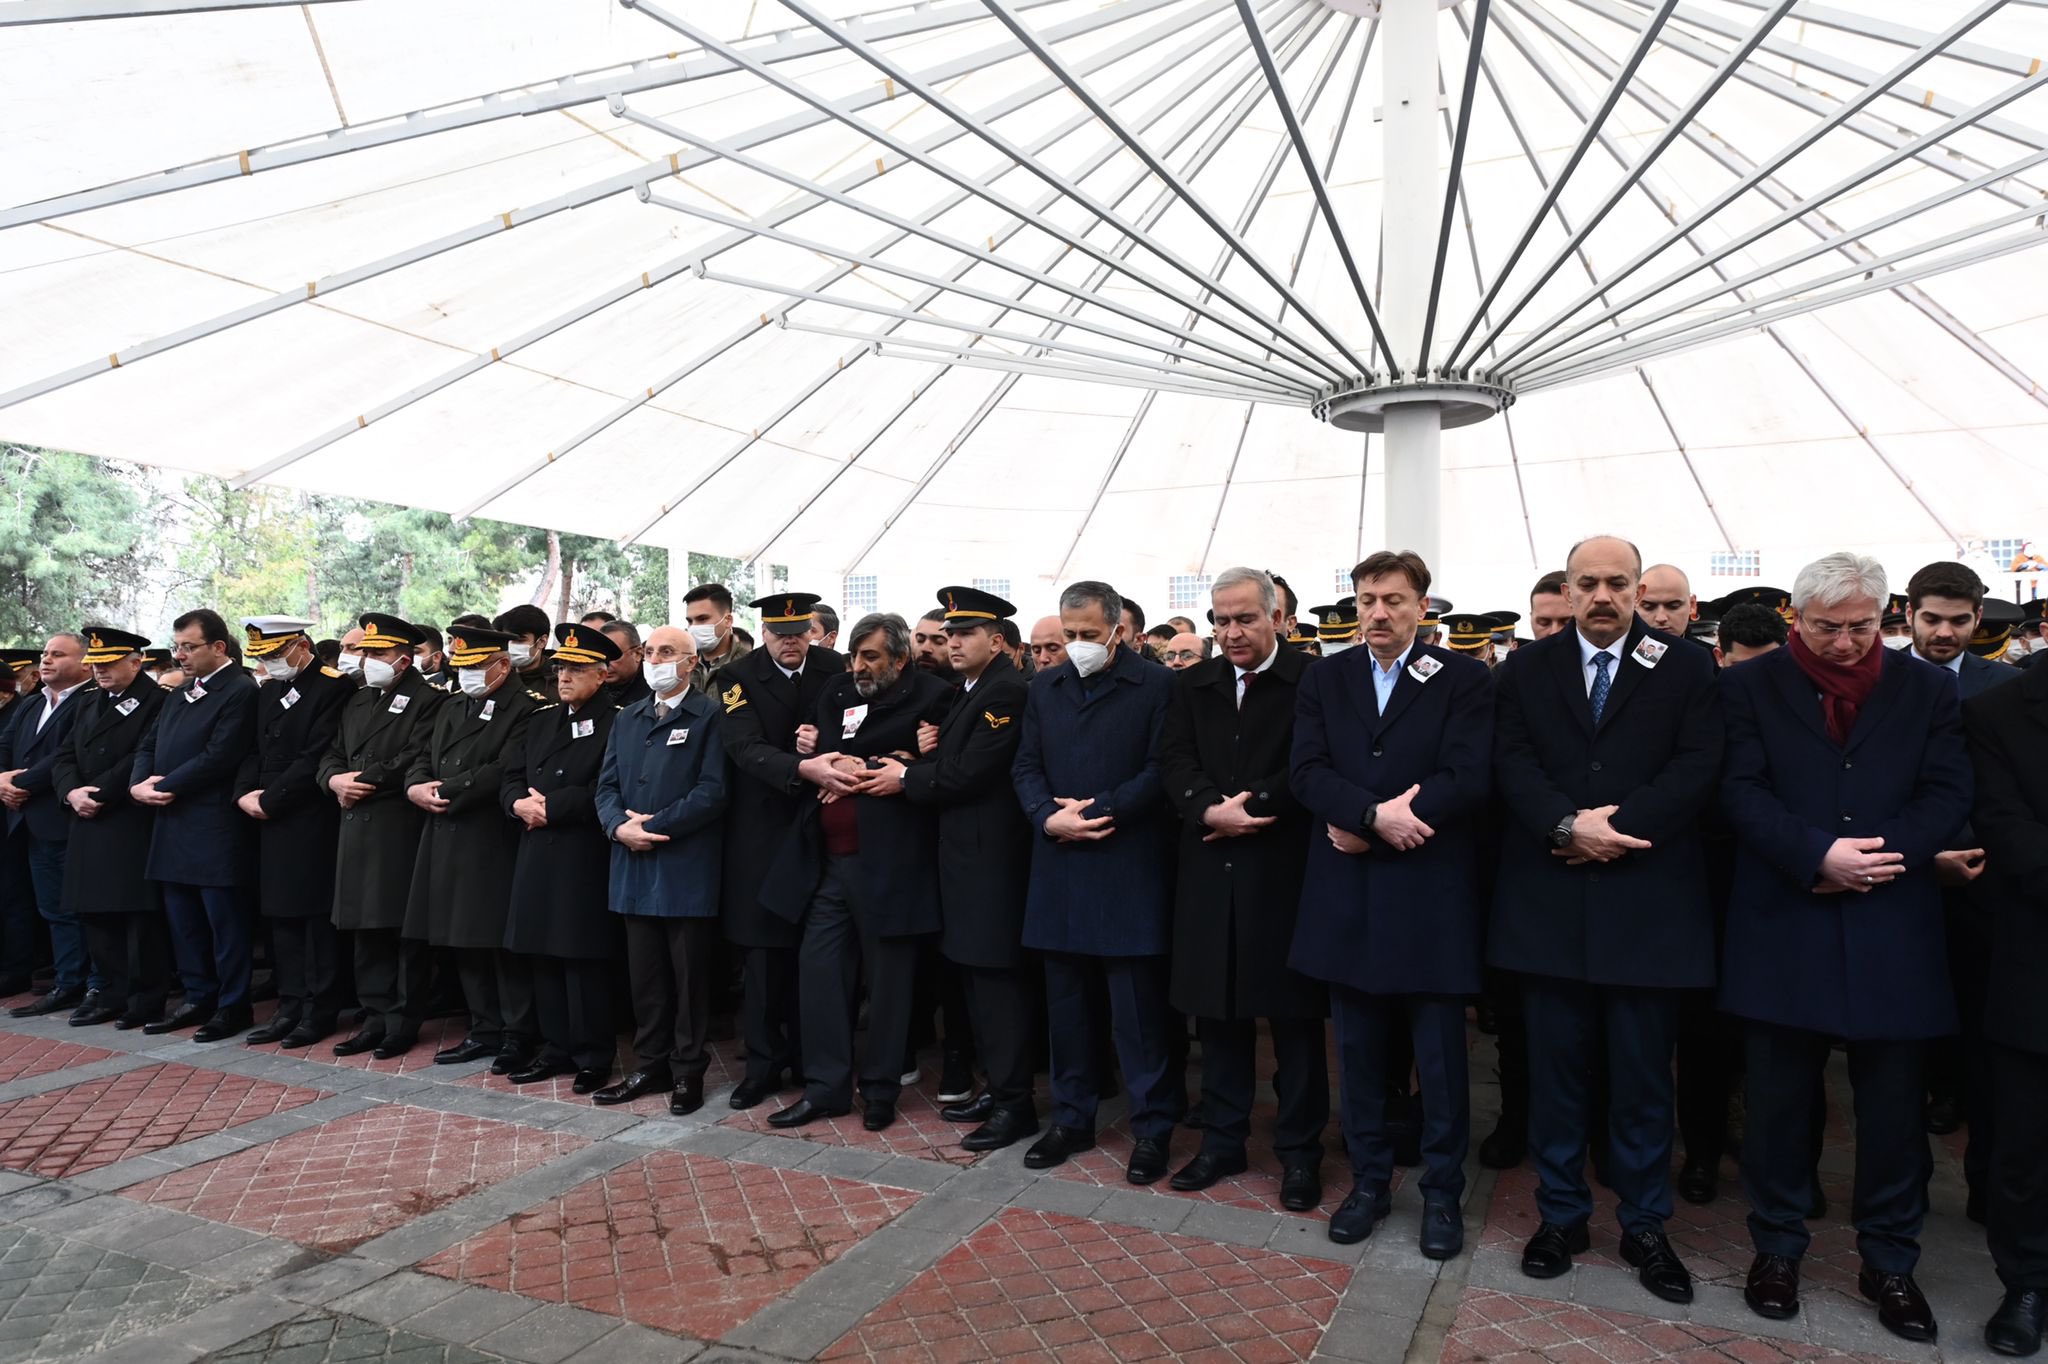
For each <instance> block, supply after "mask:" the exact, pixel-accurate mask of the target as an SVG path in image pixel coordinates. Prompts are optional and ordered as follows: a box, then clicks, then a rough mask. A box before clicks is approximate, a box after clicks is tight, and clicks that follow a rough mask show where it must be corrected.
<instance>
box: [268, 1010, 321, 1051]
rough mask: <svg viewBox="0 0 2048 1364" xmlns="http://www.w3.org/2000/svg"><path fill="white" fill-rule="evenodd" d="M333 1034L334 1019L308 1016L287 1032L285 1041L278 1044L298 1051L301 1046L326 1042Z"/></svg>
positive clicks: (288, 1049)
mask: <svg viewBox="0 0 2048 1364" xmlns="http://www.w3.org/2000/svg"><path fill="white" fill-rule="evenodd" d="M332 1036H334V1020H333V1019H331V1018H308V1019H306V1020H304V1021H303V1022H301V1023H299V1024H297V1025H296V1026H295V1027H293V1028H292V1030H291V1031H290V1032H288V1033H286V1034H285V1035H284V1041H282V1042H280V1043H279V1044H278V1045H279V1046H281V1047H283V1048H284V1049H285V1050H286V1051H297V1050H299V1048H301V1047H310V1046H313V1045H315V1044H316V1043H320V1042H325V1041H326V1040H327V1039H328V1038H330V1037H332Z"/></svg>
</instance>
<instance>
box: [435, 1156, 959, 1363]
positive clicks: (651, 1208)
mask: <svg viewBox="0 0 2048 1364" xmlns="http://www.w3.org/2000/svg"><path fill="white" fill-rule="evenodd" d="M918 1197H919V1196H918V1195H917V1194H915V1193H913V1192H911V1191H909V1190H907V1189H895V1188H885V1187H882V1186H879V1185H874V1184H862V1183H859V1182H858V1181H855V1180H848V1179H836V1178H832V1177H830V1176H826V1175H816V1174H806V1173H804V1172H803V1171H799V1170H781V1169H774V1168H771V1167H769V1166H765V1165H745V1164H740V1163H736V1162H727V1161H723V1160H718V1159H714V1158H712V1157H708V1156H695V1155H684V1154H682V1153H679V1152H675V1151H658V1152H655V1153H653V1154H651V1155H648V1156H646V1157H645V1158H643V1159H640V1160H636V1161H634V1162H632V1163H631V1164H629V1165H623V1166H620V1167H619V1168H618V1169H616V1170H613V1171H611V1172H610V1173H608V1174H605V1175H601V1176H599V1177H598V1178H596V1179H592V1180H589V1181H587V1182H585V1183H583V1184H580V1185H578V1186H577V1187H575V1188H573V1189H571V1190H569V1191H568V1192H567V1193H566V1194H563V1195H562V1196H561V1197H559V1198H555V1199H551V1200H549V1201H547V1202H545V1203H542V1204H540V1205H538V1206H536V1207H534V1208H532V1209H530V1210H528V1211H526V1212H523V1213H520V1214H519V1215H518V1216H516V1217H513V1218H512V1219H511V1220H509V1221H507V1222H503V1223H500V1224H499V1225H498V1226H495V1227H492V1228H490V1229H489V1230H488V1231H484V1232H482V1233H480V1234H478V1235H476V1236H473V1237H471V1238H470V1239H469V1240H467V1241H464V1242H462V1243H461V1244H460V1245H456V1246H452V1247H450V1248H449V1249H447V1250H445V1251H443V1252H441V1253H440V1254H439V1255H436V1256H434V1257H433V1258H432V1259H430V1260H427V1261H425V1262H424V1263H422V1264H421V1265H420V1266H419V1268H420V1269H422V1270H425V1271H426V1272H428V1273H430V1274H440V1275H443V1276H444V1277H447V1278H451V1279H460V1280H463V1281H466V1282H469V1283H475V1284H481V1285H483V1286H484V1287H486V1288H495V1289H501V1290H506V1291H510V1292H514V1293H522V1294H525V1295H526V1296H528V1297H533V1298H541V1299H545V1300H547V1301H549V1302H566V1303H571V1304H573V1305H575V1306H578V1307H585V1308H589V1309H591V1310H592V1311H597V1312H606V1313H611V1314H613V1315H616V1316H623V1317H627V1318H630V1319H631V1320H633V1321H637V1322H639V1323H641V1324H642V1325H645V1326H652V1327H655V1328H657V1329H659V1330H664V1331H674V1332H679V1333H682V1334H686V1335H691V1336H695V1337H698V1338H700V1339H707V1340H709V1339H715V1338H717V1337H719V1336H722V1335H724V1334H725V1333H726V1332H728V1331H730V1330H732V1329H733V1328H734V1327H735V1326H738V1325H739V1324H740V1323H741V1322H743V1321H745V1320H747V1319H748V1318H749V1317H751V1316H753V1315H754V1314H755V1313H756V1312H758V1311H760V1310H761V1309H762V1308H763V1307H766V1306H767V1305H768V1304H769V1303H771V1302H773V1301H775V1300H776V1299H777V1298H780V1297H782V1296H784V1295H785V1294H787V1293H789V1292H790V1291H791V1290H793V1289H794V1288H795V1287H796V1285H798V1284H799V1283H801V1282H803V1280H805V1279H806V1278H808V1277H810V1275H811V1274H812V1273H813V1272H814V1271H815V1270H817V1269H818V1268H819V1267H820V1266H821V1265H825V1264H829V1263H830V1262H832V1261H833V1260H836V1259H838V1258H839V1256H840V1255H841V1254H843V1253H844V1252H845V1251H846V1250H847V1249H849V1248H850V1247H852V1246H853V1245H854V1244H856V1243H857V1242H859V1241H860V1240H861V1239H862V1238H863V1237H865V1236H866V1235H867V1234H868V1233H870V1232H872V1231H874V1230H875V1228H877V1227H879V1226H881V1225H883V1224H884V1223H886V1222H888V1221H889V1220H891V1219H892V1218H894V1217H895V1216H897V1214H899V1213H901V1212H902V1211H903V1210H904V1209H906V1208H908V1207H910V1206H911V1205H912V1204H913V1203H915V1202H916V1201H917V1199H918Z"/></svg>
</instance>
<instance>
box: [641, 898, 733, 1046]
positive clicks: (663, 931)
mask: <svg viewBox="0 0 2048 1364" xmlns="http://www.w3.org/2000/svg"><path fill="white" fill-rule="evenodd" d="M624 918H625V924H626V975H627V978H628V979H629V980H630V981H631V983H632V990H633V1066H634V1069H636V1070H644V1071H648V1072H650V1073H653V1074H656V1075H660V1074H666V1075H667V1076H668V1077H669V1080H670V1082H671V1083H673V1084H682V1083H683V1082H684V1081H686V1080H696V1081H701V1080H703V1078H704V1072H705V1071H706V1070H707V1069H709V1068H710V1065H711V1053H710V1052H708V1051H706V1050H705V1041H706V1034H708V1033H709V1032H710V1031H711V954H712V953H713V952H714V951H715V950H716V949H717V946H718V920H716V919H710V918H702V919H684V918H672V919H671V918H656V917H654V916H652V915H642V914H628V915H625V916H624Z"/></svg>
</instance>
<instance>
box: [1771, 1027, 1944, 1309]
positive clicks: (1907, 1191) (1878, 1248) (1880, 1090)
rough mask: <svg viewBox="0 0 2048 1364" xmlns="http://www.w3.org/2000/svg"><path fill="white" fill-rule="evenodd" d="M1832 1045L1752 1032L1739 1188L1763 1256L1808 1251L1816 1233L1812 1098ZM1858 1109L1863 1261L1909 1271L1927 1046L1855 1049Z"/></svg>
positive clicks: (1923, 1192)
mask: <svg viewBox="0 0 2048 1364" xmlns="http://www.w3.org/2000/svg"><path fill="white" fill-rule="evenodd" d="M1833 1045H1834V1043H1833V1039H1832V1038H1829V1037H1825V1036H1822V1035H1821V1034H1820V1033H1815V1032H1807V1031H1805V1030H1804V1029H1800V1028H1781V1027H1778V1026H1776V1025H1774V1024H1769V1023H1752V1024H1750V1025H1749V1040H1748V1045H1747V1048H1746V1055H1747V1058H1748V1068H1749V1078H1748V1088H1747V1094H1748V1110H1749V1111H1748V1116H1747V1118H1746V1119H1745V1121H1744V1125H1743V1141H1742V1186H1743V1190H1744V1192H1745V1193H1747V1194H1748V1195H1749V1205H1750V1214H1749V1237H1750V1241H1751V1242H1752V1243H1753V1244H1754V1245H1755V1246H1756V1248H1757V1250H1758V1252H1759V1253H1762V1254H1770V1255H1789V1256H1792V1257H1793V1258H1795V1259H1797V1258H1798V1257H1799V1256H1801V1255H1804V1254H1805V1253H1806V1247H1807V1245H1808V1243H1809V1242H1811V1241H1812V1239H1813V1238H1812V1236H1811V1235H1810V1234H1809V1233H1808V1232H1807V1230H1806V1210H1807V1209H1808V1208H1809V1207H1810V1206H1811V1205H1812V1202H1813V1181H1814V1171H1813V1161H1814V1147H1815V1142H1816V1139H1817V1133H1816V1132H1815V1131H1814V1125H1815V1111H1814V1102H1813V1091H1814V1085H1815V1083H1816V1081H1817V1080H1818V1079H1819V1078H1820V1076H1821V1074H1822V1072H1823V1071H1824V1070H1825V1069H1826V1067H1827V1063H1828V1053H1829V1052H1830V1051H1831V1050H1833ZM1848 1050H1849V1083H1850V1086H1851V1087H1852V1089H1853V1090H1854V1097H1855V1104H1856V1183H1855V1192H1854V1194H1853V1195H1852V1198H1851V1202H1850V1219H1851V1220H1852V1221H1853V1222H1854V1223H1855V1224H1856V1248H1857V1249H1858V1250H1859V1251H1861V1252H1862V1254H1863V1260H1864V1263H1865V1264H1867V1265H1869V1266H1870V1267H1871V1268H1873V1269H1875V1270H1878V1271H1879V1272H1881V1273H1886V1274H1910V1273H1912V1272H1913V1267H1914V1266H1915V1265H1916V1264H1918V1263H1919V1260H1920V1227H1921V1224H1922V1223H1924V1222H1925V1221H1926V1220H1927V1180H1928V1177H1929V1176H1930V1175H1932V1174H1933V1173H1934V1159H1933V1157H1932V1155H1931V1154H1930V1153H1929V1151H1928V1149H1927V1119H1926V1101H1927V1044H1926V1043H1925V1042H1851V1043H1849V1048H1848Z"/></svg>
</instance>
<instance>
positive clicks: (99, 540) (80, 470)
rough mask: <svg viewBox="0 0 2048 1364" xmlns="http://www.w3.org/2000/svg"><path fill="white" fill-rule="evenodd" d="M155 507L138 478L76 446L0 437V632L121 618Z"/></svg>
mask: <svg viewBox="0 0 2048 1364" xmlns="http://www.w3.org/2000/svg"><path fill="white" fill-rule="evenodd" d="M161 513H162V509H161V507H160V505H159V503H158V499H157V498H156V496H155V494H154V493H153V492H152V491H151V489H150V487H149V485H148V483H147V482H146V480H145V479H144V478H143V477H142V476H141V475H139V474H138V473H135V472H133V471H131V470H129V469H127V468H125V467H123V466H118V465H112V464H107V463H103V462H101V461H99V460H96V459H93V458H90V457H89V456H86V455H77V454H70V453H67V452H65V451H59V450H43V449H38V448H36V447H33V446H23V445H0V639H4V640H7V641H9V642H11V643H14V644H26V643H31V642H35V643H40V642H41V641H42V639H43V638H44V637H45V636H47V635H48V634H49V632H50V631H52V630H75V629H77V628H78V627H79V626H80V625H81V624H83V623H85V622H86V621H87V620H89V619H93V618H106V619H108V620H109V623H112V621H113V620H114V619H118V620H120V621H122V622H123V623H126V621H127V619H128V617H129V615H130V614H131V613H132V611H133V610H134V609H135V603H136V602H137V600H138V599H139V596H140V593H139V591H138V590H137V589H138V588H139V586H140V584H141V583H142V580H143V577H144V575H145V574H146V572H147V571H148V569H149V567H150V565H151V562H152V554H151V552H150V550H149V548H148V547H149V546H150V545H151V544H153V543H154V540H155V530H156V527H157V525H158V522H159V520H160V519H161Z"/></svg>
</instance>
